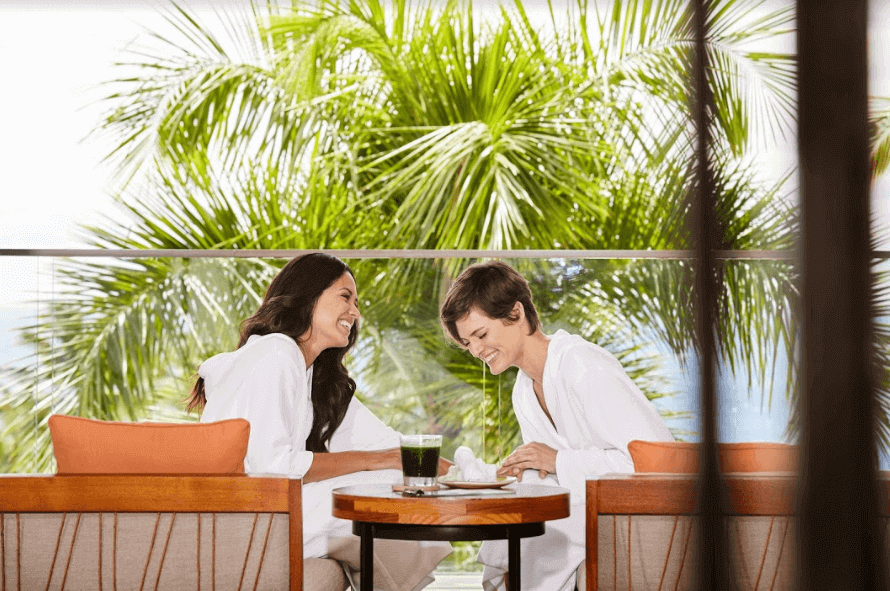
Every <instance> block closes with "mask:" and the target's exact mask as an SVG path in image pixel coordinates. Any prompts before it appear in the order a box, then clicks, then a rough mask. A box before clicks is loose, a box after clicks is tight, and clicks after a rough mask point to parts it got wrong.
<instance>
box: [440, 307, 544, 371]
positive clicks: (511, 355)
mask: <svg viewBox="0 0 890 591" xmlns="http://www.w3.org/2000/svg"><path fill="white" fill-rule="evenodd" d="M513 312H514V314H513V316H514V317H515V316H516V315H517V314H518V316H519V317H518V319H517V320H516V321H510V320H502V319H500V318H492V317H490V316H486V315H485V314H483V313H482V312H480V311H479V309H478V308H471V309H470V312H469V313H468V314H467V315H466V316H464V317H462V318H460V319H458V320H457V321H456V322H455V325H456V328H457V334H458V336H460V340H459V341H458V342H459V344H460V345H462V346H463V347H464V348H465V349H467V350H468V351H469V352H470V353H472V354H473V356H474V357H477V358H479V359H481V360H482V361H484V362H485V363H486V364H487V365H488V369H489V370H490V371H491V373H492V374H493V375H498V374H500V373H501V372H502V371H504V370H505V369H507V368H508V367H511V366H517V367H519V366H520V363H521V360H522V356H523V352H524V343H525V339H526V338H528V330H527V327H526V323H525V316H524V314H523V308H522V304H520V303H519V302H516V305H515V306H514V308H513Z"/></svg>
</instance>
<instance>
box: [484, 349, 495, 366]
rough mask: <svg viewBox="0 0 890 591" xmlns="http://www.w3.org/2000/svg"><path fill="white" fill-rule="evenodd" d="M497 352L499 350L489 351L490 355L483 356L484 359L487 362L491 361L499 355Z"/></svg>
mask: <svg viewBox="0 0 890 591" xmlns="http://www.w3.org/2000/svg"><path fill="white" fill-rule="evenodd" d="M497 354H498V352H497V351H494V352H492V353H489V354H488V355H486V356H484V357H482V361H484V362H485V363H491V360H492V359H494V358H495V357H497Z"/></svg>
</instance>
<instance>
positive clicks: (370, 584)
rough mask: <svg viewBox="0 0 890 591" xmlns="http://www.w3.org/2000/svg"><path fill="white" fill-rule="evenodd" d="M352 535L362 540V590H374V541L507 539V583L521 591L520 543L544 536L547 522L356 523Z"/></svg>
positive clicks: (511, 588) (515, 590)
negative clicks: (484, 523) (471, 523)
mask: <svg viewBox="0 0 890 591" xmlns="http://www.w3.org/2000/svg"><path fill="white" fill-rule="evenodd" d="M352 533H354V534H355V535H357V536H359V538H361V557H360V568H361V571H362V572H361V576H360V578H359V582H360V584H361V588H362V591H373V590H374V538H385V539H390V540H428V541H444V542H471V541H477V540H507V567H508V568H507V583H508V587H509V589H510V591H521V585H522V582H521V580H520V571H519V566H520V565H519V559H520V552H519V540H520V539H522V538H533V537H535V536H540V535H543V534H544V522H532V523H511V524H495V525H413V524H407V523H375V522H368V521H354V522H353V524H352Z"/></svg>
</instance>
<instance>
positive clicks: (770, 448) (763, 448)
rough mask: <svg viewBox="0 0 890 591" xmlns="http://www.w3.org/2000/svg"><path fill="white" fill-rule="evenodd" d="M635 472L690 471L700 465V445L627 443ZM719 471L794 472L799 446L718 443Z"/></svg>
mask: <svg viewBox="0 0 890 591" xmlns="http://www.w3.org/2000/svg"><path fill="white" fill-rule="evenodd" d="M627 450H628V451H629V452H630V457H631V459H633V463H634V471H636V472H668V473H675V474H691V473H695V472H698V471H699V469H700V468H701V444H700V443H688V442H685V441H641V440H639V439H636V440H634V441H631V442H630V443H628V444H627ZM717 451H718V453H719V458H720V470H721V471H722V472H795V471H797V462H798V457H799V456H798V454H799V448H798V446H797V445H791V444H788V443H766V442H759V441H758V442H746V443H718V444H717Z"/></svg>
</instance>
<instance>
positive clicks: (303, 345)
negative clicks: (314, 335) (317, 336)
mask: <svg viewBox="0 0 890 591" xmlns="http://www.w3.org/2000/svg"><path fill="white" fill-rule="evenodd" d="M297 346H298V347H299V348H300V352H301V353H303V359H305V360H306V369H309V368H310V367H311V366H312V364H313V363H315V360H316V359H317V358H318V354H319V351H316V350H315V349H314V347H312V343H310V342H308V341H298V342H297Z"/></svg>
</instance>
